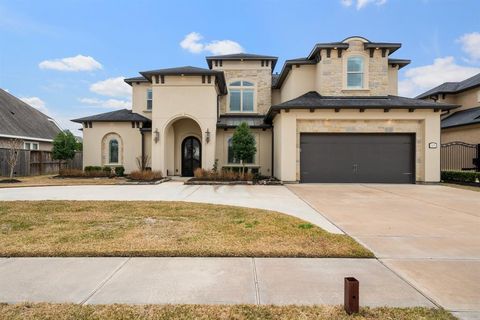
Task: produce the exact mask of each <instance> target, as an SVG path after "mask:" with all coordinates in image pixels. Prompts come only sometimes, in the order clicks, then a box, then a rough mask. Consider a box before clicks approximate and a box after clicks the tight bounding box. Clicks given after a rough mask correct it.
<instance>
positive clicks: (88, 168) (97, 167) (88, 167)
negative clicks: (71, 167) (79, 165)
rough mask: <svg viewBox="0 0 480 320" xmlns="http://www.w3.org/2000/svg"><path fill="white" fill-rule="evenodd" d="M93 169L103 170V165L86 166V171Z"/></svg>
mask: <svg viewBox="0 0 480 320" xmlns="http://www.w3.org/2000/svg"><path fill="white" fill-rule="evenodd" d="M92 171H102V167H99V166H86V167H85V172H92Z"/></svg>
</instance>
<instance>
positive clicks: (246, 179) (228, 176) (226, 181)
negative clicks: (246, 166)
mask: <svg viewBox="0 0 480 320" xmlns="http://www.w3.org/2000/svg"><path fill="white" fill-rule="evenodd" d="M238 169H240V168H238ZM185 184H191V185H252V184H260V185H282V182H281V181H280V180H278V179H276V178H273V177H265V176H261V175H258V174H253V173H251V172H245V173H242V172H240V171H233V170H220V171H219V170H217V169H213V170H205V169H202V168H199V169H197V170H195V172H194V177H193V178H191V179H189V180H187V181H185Z"/></svg>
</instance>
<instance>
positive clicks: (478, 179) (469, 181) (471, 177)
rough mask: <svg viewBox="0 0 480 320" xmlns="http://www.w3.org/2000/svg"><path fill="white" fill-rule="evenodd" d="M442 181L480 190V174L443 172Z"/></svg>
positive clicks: (473, 172)
mask: <svg viewBox="0 0 480 320" xmlns="http://www.w3.org/2000/svg"><path fill="white" fill-rule="evenodd" d="M441 180H442V181H444V182H447V183H453V184H459V185H462V186H468V187H477V188H480V172H475V171H442V172H441Z"/></svg>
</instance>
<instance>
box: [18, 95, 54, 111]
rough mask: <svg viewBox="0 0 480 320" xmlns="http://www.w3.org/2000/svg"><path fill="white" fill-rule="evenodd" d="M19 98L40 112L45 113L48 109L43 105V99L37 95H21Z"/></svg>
mask: <svg viewBox="0 0 480 320" xmlns="http://www.w3.org/2000/svg"><path fill="white" fill-rule="evenodd" d="M20 100H22V101H23V102H25V103H26V104H28V105H30V106H32V107H34V108H35V109H37V110H38V111H40V112H42V113H45V114H47V113H48V109H47V108H46V107H45V101H43V100H42V99H40V98H39V97H21V98H20Z"/></svg>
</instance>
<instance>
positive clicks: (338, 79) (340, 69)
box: [316, 40, 389, 96]
mask: <svg viewBox="0 0 480 320" xmlns="http://www.w3.org/2000/svg"><path fill="white" fill-rule="evenodd" d="M355 53H358V54H359V55H362V56H364V57H365V63H366V65H368V70H365V80H366V81H367V82H368V90H344V89H345V86H346V85H345V86H344V81H345V77H346V65H347V64H346V60H347V58H348V56H350V55H352V54H353V55H354V54H355ZM320 55H321V60H320V62H319V63H318V65H317V75H316V77H317V79H316V82H317V88H318V91H319V93H320V94H321V95H326V96H385V95H388V92H389V86H388V52H386V54H385V57H382V50H381V49H380V50H375V51H374V54H373V58H370V52H369V50H365V49H364V47H363V42H362V41H359V40H352V41H350V42H349V48H348V49H347V50H344V51H342V57H341V58H338V53H337V50H331V54H330V58H327V50H326V49H323V50H321V52H320Z"/></svg>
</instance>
